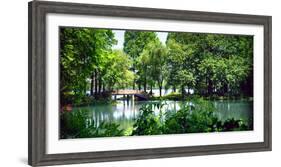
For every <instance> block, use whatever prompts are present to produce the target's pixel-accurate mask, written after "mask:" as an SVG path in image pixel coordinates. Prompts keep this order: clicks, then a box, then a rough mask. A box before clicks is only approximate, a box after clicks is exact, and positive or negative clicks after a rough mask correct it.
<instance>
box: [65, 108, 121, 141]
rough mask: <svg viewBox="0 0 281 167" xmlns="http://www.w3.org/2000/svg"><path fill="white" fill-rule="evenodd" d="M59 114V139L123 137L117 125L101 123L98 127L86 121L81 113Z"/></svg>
mask: <svg viewBox="0 0 281 167" xmlns="http://www.w3.org/2000/svg"><path fill="white" fill-rule="evenodd" d="M61 114H62V115H61V117H60V138H61V139H66V138H90V137H113V136H124V130H122V129H121V130H120V129H119V124H116V123H110V122H109V123H108V122H101V123H100V124H99V125H95V123H94V122H93V121H89V120H87V117H86V115H85V113H84V112H83V111H77V112H63V113H61Z"/></svg>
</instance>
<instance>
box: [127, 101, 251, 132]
mask: <svg viewBox="0 0 281 167" xmlns="http://www.w3.org/2000/svg"><path fill="white" fill-rule="evenodd" d="M161 105H163V104H161V103H160V104H150V105H146V106H142V108H141V111H142V112H141V114H140V115H139V116H138V119H137V121H136V123H135V124H134V130H133V133H132V135H157V134H183V133H201V132H222V131H239V130H250V129H252V127H251V126H250V125H247V124H245V123H244V122H243V121H242V120H235V119H233V118H232V119H228V120H226V121H224V122H222V121H219V119H218V117H217V116H216V115H215V113H214V110H215V108H214V106H213V104H212V103H210V102H208V101H206V100H203V99H200V98H199V99H192V100H190V101H189V102H188V103H186V105H185V106H182V107H181V109H180V110H178V111H168V112H166V113H165V114H164V115H161V114H160V115H158V116H157V115H155V112H154V110H155V108H153V106H161Z"/></svg>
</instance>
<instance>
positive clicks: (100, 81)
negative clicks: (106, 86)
mask: <svg viewBox="0 0 281 167" xmlns="http://www.w3.org/2000/svg"><path fill="white" fill-rule="evenodd" d="M101 86H102V79H101V76H100V77H99V94H101Z"/></svg>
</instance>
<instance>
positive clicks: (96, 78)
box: [95, 70, 98, 95]
mask: <svg viewBox="0 0 281 167" xmlns="http://www.w3.org/2000/svg"><path fill="white" fill-rule="evenodd" d="M97 93H98V71H97V70H95V95H97Z"/></svg>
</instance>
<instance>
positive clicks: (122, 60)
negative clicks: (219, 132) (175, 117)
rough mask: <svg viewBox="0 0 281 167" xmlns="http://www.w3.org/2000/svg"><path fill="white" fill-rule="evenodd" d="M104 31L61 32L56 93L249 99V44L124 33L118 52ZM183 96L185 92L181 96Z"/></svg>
mask: <svg viewBox="0 0 281 167" xmlns="http://www.w3.org/2000/svg"><path fill="white" fill-rule="evenodd" d="M116 43H117V39H116V38H115V35H114V32H113V31H112V30H109V29H92V28H67V27H65V28H61V29H60V93H61V95H62V97H61V98H62V100H65V101H67V96H68V95H73V96H76V97H83V96H85V95H87V94H88V95H91V96H93V97H95V98H98V97H100V96H101V95H102V94H104V93H106V92H111V91H113V90H116V89H126V88H133V89H135V84H137V85H138V89H139V90H143V91H144V92H148V93H152V89H153V88H158V89H159V92H160V96H161V95H162V89H168V88H170V89H173V91H178V92H179V93H181V95H182V96H185V95H188V94H190V90H193V92H194V93H195V94H198V95H201V96H213V95H219V96H229V95H230V96H235V95H246V96H252V95H253V38H252V36H243V35H223V34H202V33H183V32H171V33H168V36H167V40H166V43H165V44H164V43H162V42H160V40H159V38H158V37H157V33H156V32H149V31H131V30H130V31H125V33H124V44H123V45H124V48H123V50H114V49H112V48H113V45H114V44H116ZM186 90H187V91H186Z"/></svg>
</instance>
